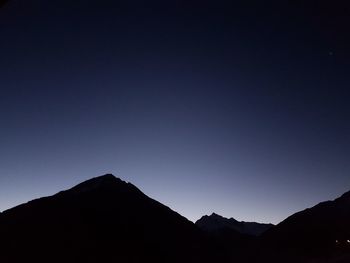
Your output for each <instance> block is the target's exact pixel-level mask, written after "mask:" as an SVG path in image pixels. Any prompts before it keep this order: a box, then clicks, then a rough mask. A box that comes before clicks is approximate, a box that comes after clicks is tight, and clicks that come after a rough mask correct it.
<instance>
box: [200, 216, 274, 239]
mask: <svg viewBox="0 0 350 263" xmlns="http://www.w3.org/2000/svg"><path fill="white" fill-rule="evenodd" d="M196 225H197V226H198V227H200V228H201V229H203V230H205V231H208V232H218V231H222V230H224V229H231V230H234V231H237V232H238V233H240V234H246V235H252V236H259V235H261V234H262V233H263V232H265V231H266V230H268V229H269V228H271V227H272V226H273V225H272V224H262V223H256V222H244V221H241V222H240V221H237V220H236V219H234V218H232V217H231V218H226V217H223V216H221V215H218V214H216V213H212V214H211V215H210V216H208V215H205V216H203V217H202V218H200V219H199V220H198V221H197V222H196Z"/></svg>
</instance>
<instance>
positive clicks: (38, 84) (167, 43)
mask: <svg viewBox="0 0 350 263" xmlns="http://www.w3.org/2000/svg"><path fill="white" fill-rule="evenodd" d="M305 2H307V3H305ZM345 2H346V1H343V2H342V1H316V0H310V1H298V0H295V1H285V0H280V1H243V0H241V1H233V0H232V1H191V0H186V1H185V0H183V1H175V0H169V1H126V0H125V1H120V0H119V1H118V0H115V1H108V0H84V1H83V0H79V1H78V0H75V1H71V0H70V1H68V0H60V1H59V0H50V1H49V0H12V1H9V3H8V4H7V5H5V6H4V7H2V9H1V10H0V50H1V53H0V54H1V55H0V91H1V94H0V210H5V209H7V208H10V207H12V206H14V205H17V204H20V203H22V202H25V201H28V200H31V199H33V198H37V197H41V196H45V195H51V194H54V193H56V192H57V191H60V190H62V189H65V188H68V187H71V186H73V185H74V184H77V183H79V182H81V181H83V180H86V179H89V178H91V177H94V176H98V175H102V174H105V173H113V174H114V175H116V176H118V177H120V178H121V179H123V180H126V181H129V182H132V183H133V184H135V185H136V186H137V187H139V188H140V189H141V190H142V191H143V192H144V193H146V194H147V195H149V196H150V197H152V198H154V199H156V200H158V201H160V202H162V203H164V204H165V205H168V206H169V207H171V208H172V209H174V210H175V211H177V212H179V213H181V214H182V215H184V216H185V217H187V218H188V219H190V220H192V221H193V220H196V219H198V218H199V217H201V216H202V215H204V214H210V213H212V212H216V213H218V214H221V215H223V216H226V217H234V218H236V219H238V220H246V221H261V222H272V223H278V222H280V221H281V220H283V219H284V218H286V217H287V216H289V215H290V214H292V213H294V212H296V211H299V210H301V209H305V208H306V207H309V206H312V205H314V204H316V203H318V202H320V201H324V200H328V199H333V198H335V197H337V196H339V195H340V194H342V193H343V192H345V191H348V190H350V173H349V172H350V161H349V159H350V109H349V108H350V106H349V99H350V97H349V95H350V92H349V88H350V61H349V59H350V33H349V32H350V31H349V28H350V9H349V5H346V4H344V3H345Z"/></svg>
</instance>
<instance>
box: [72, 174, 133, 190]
mask: <svg viewBox="0 0 350 263" xmlns="http://www.w3.org/2000/svg"><path fill="white" fill-rule="evenodd" d="M120 184H125V185H127V183H126V182H124V181H123V180H121V179H119V178H117V177H115V176H114V175H113V174H105V175H101V176H97V177H93V178H91V179H89V180H86V181H84V182H82V183H80V184H78V185H76V186H74V187H73V188H71V189H70V190H69V191H73V192H86V191H90V190H94V189H99V188H106V187H113V186H115V185H120Z"/></svg>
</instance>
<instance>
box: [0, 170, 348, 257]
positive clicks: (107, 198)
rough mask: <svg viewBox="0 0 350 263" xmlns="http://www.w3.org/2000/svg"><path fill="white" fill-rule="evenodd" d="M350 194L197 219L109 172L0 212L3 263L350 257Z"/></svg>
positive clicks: (0, 243)
mask: <svg viewBox="0 0 350 263" xmlns="http://www.w3.org/2000/svg"><path fill="white" fill-rule="evenodd" d="M349 223H350V193H346V194H344V195H343V196H341V197H340V198H338V199H336V200H334V201H328V202H324V203H320V204H318V205H316V206H315V207H313V208H310V209H306V210H304V211H301V212H299V213H296V214H294V215H292V216H290V217H289V218H287V219H286V220H284V221H283V222H281V223H280V224H278V225H276V226H273V225H272V224H259V223H254V222H239V221H237V220H235V219H233V218H230V219H228V218H224V217H222V216H219V215H217V214H212V215H210V216H203V217H202V218H201V219H200V220H198V221H197V222H196V224H194V223H192V222H190V221H188V220H187V219H186V218H184V217H183V216H181V215H179V214H178V213H176V212H174V211H172V210H171V209H170V208H168V207H166V206H164V205H162V204H161V203H159V202H157V201H155V200H153V199H151V198H149V197H148V196H146V195H145V194H143V193H142V192H141V191H140V190H139V189H138V188H137V187H135V186H134V185H132V184H131V183H126V182H124V181H122V180H120V179H118V178H116V177H114V176H113V175H110V174H107V175H104V176H100V177H95V178H92V179H90V180H88V181H85V182H83V183H81V184H78V185H77V186H75V187H73V188H71V189H68V190H66V191H62V192H59V193H57V194H55V195H53V196H49V197H44V198H39V199H36V200H33V201H30V202H28V203H25V204H22V205H19V206H17V207H14V208H12V209H9V210H6V211H4V212H2V213H0V250H1V254H0V261H1V262H5V263H7V262H11V263H12V262H15V263H17V262H18V263H19V262H21V263H22V262H54V263H55V262H57V263H58V262H75V263H80V262H81V263H83V262H84V263H86V262H102V263H103V262H125V263H129V262H130V263H136V262H156V263H157V262H171V263H177V262H188V263H193V262H198V263H199V262H201V263H206V262H211V263H212V262H228V263H231V262H247V263H255V262H256V263H257V262H302V263H306V262H315V263H320V262H324V263H325V262H330V263H341V262H342V263H345V262H350V224H349Z"/></svg>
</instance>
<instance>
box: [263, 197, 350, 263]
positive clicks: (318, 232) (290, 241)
mask: <svg viewBox="0 0 350 263" xmlns="http://www.w3.org/2000/svg"><path fill="white" fill-rule="evenodd" d="M261 242H262V247H263V248H264V249H263V250H264V254H265V255H266V254H269V256H270V259H271V260H270V261H272V259H274V261H276V262H281V259H283V260H284V261H285V262H286V261H288V262H315V263H316V262H338V263H341V262H343V263H345V262H350V192H347V193H345V194H343V195H342V196H341V197H339V198H337V199H335V200H334V201H326V202H322V203H320V204H318V205H316V206H314V207H312V208H309V209H306V210H304V211H301V212H298V213H296V214H294V215H292V216H290V217H288V218H287V219H286V220H284V221H282V222H281V223H280V224H278V225H277V226H275V227H273V228H271V229H269V230H268V231H266V232H265V233H264V234H263V239H262V241H261ZM287 259H288V260H287Z"/></svg>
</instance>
